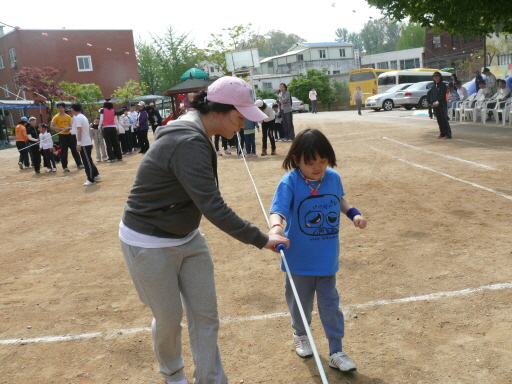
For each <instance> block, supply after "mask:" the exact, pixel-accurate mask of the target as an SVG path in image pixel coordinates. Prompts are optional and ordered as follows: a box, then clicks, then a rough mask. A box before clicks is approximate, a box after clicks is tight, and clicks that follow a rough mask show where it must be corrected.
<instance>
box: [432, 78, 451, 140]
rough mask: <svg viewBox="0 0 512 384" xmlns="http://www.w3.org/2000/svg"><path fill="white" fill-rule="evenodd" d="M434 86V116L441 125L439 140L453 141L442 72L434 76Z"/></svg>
mask: <svg viewBox="0 0 512 384" xmlns="http://www.w3.org/2000/svg"><path fill="white" fill-rule="evenodd" d="M432 78H433V79H434V85H433V86H432V88H431V89H432V92H431V100H432V107H433V109H434V115H435V116H436V119H437V124H438V125H439V136H438V137H437V138H438V139H451V138H452V130H451V128H450V123H449V122H448V114H447V113H446V84H445V83H443V76H442V75H441V72H438V71H436V72H434V74H433V75H432Z"/></svg>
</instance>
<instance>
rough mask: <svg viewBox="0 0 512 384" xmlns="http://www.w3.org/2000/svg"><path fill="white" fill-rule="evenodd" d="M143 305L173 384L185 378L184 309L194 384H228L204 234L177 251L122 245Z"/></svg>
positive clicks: (158, 354) (162, 368)
mask: <svg viewBox="0 0 512 384" xmlns="http://www.w3.org/2000/svg"><path fill="white" fill-rule="evenodd" d="M121 249H122V251H123V255H124V258H125V261H126V265H127V266H128V270H129V272H130V275H131V277H132V280H133V283H134V285H135V288H136V290H137V293H138V294H139V298H140V300H141V301H142V302H143V303H144V304H146V305H147V306H148V307H149V308H150V309H151V312H152V313H153V317H154V318H153V323H152V333H153V348H154V351H155V355H156V358H157V360H158V363H159V367H160V373H161V374H162V376H163V377H164V378H165V379H166V380H169V381H177V380H180V379H182V378H183V377H184V376H185V375H184V372H183V367H184V365H185V363H184V361H183V357H182V355H181V325H180V322H181V319H182V316H183V311H182V304H183V306H184V308H185V314H186V316H187V325H188V332H189V337H190V348H191V350H192V355H193V357H194V365H195V368H194V378H195V382H194V383H195V384H226V383H227V382H228V378H227V376H226V374H225V373H224V369H223V368H222V361H221V357H220V351H219V347H218V345H217V335H218V330H219V316H218V312H217V296H216V293H215V281H214V273H213V261H212V258H211V256H210V252H209V250H208V246H207V245H206V241H205V239H204V237H203V235H201V234H197V235H196V236H195V237H194V238H193V239H192V240H190V241H189V242H188V243H186V244H183V245H180V246H178V247H167V248H140V247H134V246H131V245H128V244H126V243H124V242H123V241H121Z"/></svg>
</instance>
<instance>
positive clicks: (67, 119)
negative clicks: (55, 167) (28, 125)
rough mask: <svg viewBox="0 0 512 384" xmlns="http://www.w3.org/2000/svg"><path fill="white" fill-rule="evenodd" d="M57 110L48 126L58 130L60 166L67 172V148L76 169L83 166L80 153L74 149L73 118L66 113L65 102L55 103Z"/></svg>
mask: <svg viewBox="0 0 512 384" xmlns="http://www.w3.org/2000/svg"><path fill="white" fill-rule="evenodd" d="M57 110H58V111H59V113H57V114H56V115H55V116H53V119H52V123H51V125H50V128H51V129H53V130H54V131H58V132H59V143H60V150H61V154H60V163H61V164H62V168H63V169H64V172H69V168H68V148H69V150H70V151H71V155H73V159H74V160H75V163H76V166H77V167H78V169H84V166H83V165H82V160H81V159H80V155H79V154H78V152H77V150H76V135H73V134H71V125H72V122H73V120H72V119H71V116H69V115H68V114H67V113H66V104H65V103H62V102H60V103H57Z"/></svg>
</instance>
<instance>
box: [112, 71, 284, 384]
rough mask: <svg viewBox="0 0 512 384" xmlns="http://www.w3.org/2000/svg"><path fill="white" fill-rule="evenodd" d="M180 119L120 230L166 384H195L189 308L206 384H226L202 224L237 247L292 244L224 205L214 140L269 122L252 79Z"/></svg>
mask: <svg viewBox="0 0 512 384" xmlns="http://www.w3.org/2000/svg"><path fill="white" fill-rule="evenodd" d="M191 106H192V107H193V108H194V109H195V110H190V111H189V112H188V113H187V114H186V115H185V116H183V117H182V118H181V119H178V120H174V121H172V122H171V123H170V124H168V125H166V126H163V127H160V128H159V129H158V131H157V132H156V134H155V143H154V144H153V146H152V147H151V149H150V150H149V151H148V152H147V154H146V155H145V156H144V158H143V159H142V160H141V162H140V166H139V168H138V170H137V175H136V177H135V182H134V185H133V188H132V190H131V192H130V194H129V196H128V201H127V203H126V205H125V208H124V215H123V218H122V220H121V222H120V224H119V238H120V240H121V249H122V252H123V255H124V259H125V261H126V265H127V267H128V270H129V272H130V276H131V277H132V280H133V283H134V285H135V288H136V290H137V293H138V294H139V298H140V299H141V301H142V302H143V303H144V304H146V305H147V306H148V307H149V308H150V309H151V312H152V315H153V321H152V334H153V346H154V348H153V349H154V352H155V355H156V357H157V360H158V363H159V369H160V373H161V375H162V376H163V377H164V378H165V380H166V383H167V384H171V383H172V384H187V383H188V381H187V378H186V377H185V372H184V366H185V362H184V360H183V357H182V339H181V332H182V327H181V325H180V323H181V320H182V316H183V313H182V308H185V313H186V317H187V323H188V327H187V328H188V331H189V339H190V349H191V351H192V355H193V360H194V365H195V368H194V379H195V381H194V382H195V383H197V384H227V383H228V378H227V376H226V374H225V373H224V369H223V367H222V360H221V355H220V350H219V347H218V329H219V314H218V309H217V295H216V292H215V277H214V275H215V274H214V266H213V261H212V258H211V255H210V252H209V250H208V246H207V244H206V241H205V238H204V236H203V235H202V234H201V233H200V231H199V223H200V221H201V218H202V216H203V215H204V216H205V217H206V218H207V219H208V220H209V221H210V222H211V223H212V224H214V225H215V226H217V227H218V228H219V229H220V230H222V231H224V232H226V233H227V234H228V235H231V236H232V237H233V238H235V239H236V240H238V241H241V242H243V243H245V244H251V245H254V246H256V247H258V248H260V249H261V248H267V249H273V248H274V247H275V246H276V245H277V244H279V243H284V244H286V246H288V245H289V241H288V239H286V238H285V237H282V236H278V235H270V236H268V235H267V234H265V233H263V232H261V231H260V230H259V229H258V228H257V227H255V226H254V225H252V224H251V223H249V222H248V221H246V220H244V219H242V218H241V217H239V216H238V215H237V214H236V213H235V212H234V211H233V210H232V209H231V208H229V207H228V206H227V205H226V203H225V202H224V200H223V198H222V196H221V194H220V191H219V186H218V177H217V155H216V153H215V151H214V148H213V146H212V144H211V142H210V140H209V138H211V137H212V136H213V135H215V134H218V135H221V136H224V137H226V138H228V139H229V138H231V137H233V135H234V134H235V133H236V132H237V131H240V129H241V128H242V127H243V126H244V125H245V118H247V119H249V120H252V121H260V120H263V119H264V118H265V114H263V113H262V112H261V111H260V110H258V108H257V107H256V106H255V105H254V103H253V99H252V90H251V88H250V86H249V85H248V84H247V83H246V82H245V81H243V80H241V79H238V78H236V77H231V76H226V77H222V78H220V79H218V80H217V81H215V83H213V84H212V85H210V86H209V87H208V90H207V91H204V90H203V91H200V92H198V93H197V94H196V95H195V97H194V100H193V101H192V102H191Z"/></svg>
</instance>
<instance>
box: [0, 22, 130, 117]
mask: <svg viewBox="0 0 512 384" xmlns="http://www.w3.org/2000/svg"><path fill="white" fill-rule="evenodd" d="M23 67H39V68H42V67H54V68H59V69H61V70H63V72H64V74H63V77H62V81H67V82H75V83H82V84H91V83H94V84H96V85H98V86H99V87H100V88H101V91H102V92H103V95H104V96H105V97H108V96H110V95H111V94H112V92H114V90H115V89H116V88H117V87H122V86H124V84H125V83H126V82H127V81H128V80H130V79H133V80H135V81H139V74H138V69H137V61H136V58H135V47H134V41H133V32H132V31H131V30H71V29H53V30H52V29H44V30H42V29H41V30H39V29H37V30H35V29H33V30H30V29H15V30H13V31H11V32H9V33H6V34H3V31H2V28H0V88H4V90H2V89H0V99H3V100H16V96H14V95H13V94H12V93H14V94H19V95H20V96H22V97H23V96H26V98H27V99H31V95H30V94H26V95H25V94H24V93H23V90H20V89H19V87H17V85H16V84H15V83H14V75H15V74H16V72H18V71H19V70H20V69H21V68H23ZM6 87H7V89H5V88H6ZM7 90H8V91H10V92H12V93H9V92H7ZM14 117H15V118H17V117H18V116H14Z"/></svg>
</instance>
